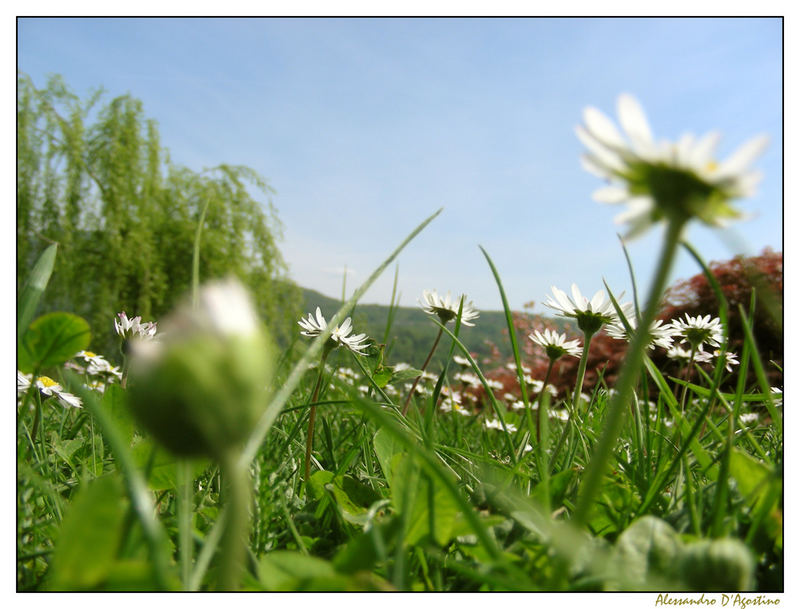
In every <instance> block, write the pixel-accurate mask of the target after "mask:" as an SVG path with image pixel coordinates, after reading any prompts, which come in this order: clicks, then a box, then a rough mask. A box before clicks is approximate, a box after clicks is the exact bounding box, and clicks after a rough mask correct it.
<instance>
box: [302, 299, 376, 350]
mask: <svg viewBox="0 0 800 609" xmlns="http://www.w3.org/2000/svg"><path fill="white" fill-rule="evenodd" d="M297 323H298V325H299V326H300V327H301V328H303V329H302V330H301V332H300V334H302V335H303V336H309V337H311V338H314V337H317V336H319V335H320V334H322V333H323V332H324V331H325V329H326V328H327V327H328V323H327V322H326V321H325V318H324V317H323V316H322V311H320V308H319V307H317V310H316V319H315V318H314V317H313V316H312V315H311V313H309V314H308V318H307V319H301V320H300V321H298V322H297ZM352 331H353V322H352V321H351V320H350V318H349V317H348V318H347V319H345V320H344V321H343V322H342V325H341V326H336V327H335V328H334V329H333V331H332V332H331V335H330V337H329V338H328V345H329V348H335V347H338V346H340V345H342V346H344V347H345V348H347V349H349V350H350V351H352V352H353V353H358V354H359V355H365V354H364V349H366V348H367V347H368V346H369V338H367V335H366V334H353V335H352V336H351V335H350V334H351V332H352Z"/></svg>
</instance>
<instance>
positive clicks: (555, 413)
mask: <svg viewBox="0 0 800 609" xmlns="http://www.w3.org/2000/svg"><path fill="white" fill-rule="evenodd" d="M547 415H548V416H549V417H550V418H551V419H558V420H559V421H564V422H567V421H569V412H567V411H566V410H565V409H562V410H548V411H547Z"/></svg>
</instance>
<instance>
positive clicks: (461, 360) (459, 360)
mask: <svg viewBox="0 0 800 609" xmlns="http://www.w3.org/2000/svg"><path fill="white" fill-rule="evenodd" d="M453 361H454V362H455V363H456V364H458V365H459V366H461V367H462V368H469V360H468V359H467V358H466V357H461V356H460V355H454V356H453Z"/></svg>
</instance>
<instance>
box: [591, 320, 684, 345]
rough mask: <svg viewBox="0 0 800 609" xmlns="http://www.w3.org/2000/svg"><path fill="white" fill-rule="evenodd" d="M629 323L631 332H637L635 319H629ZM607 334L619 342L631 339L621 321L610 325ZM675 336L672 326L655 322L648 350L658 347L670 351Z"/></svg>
mask: <svg viewBox="0 0 800 609" xmlns="http://www.w3.org/2000/svg"><path fill="white" fill-rule="evenodd" d="M628 323H629V324H630V326H631V330H632V331H634V332H635V331H636V327H637V325H638V322H637V321H636V319H635V318H634V317H629V318H628ZM606 332H608V335H609V336H610V337H611V338H616V339H617V340H630V339H631V337H630V335H629V334H628V331H627V330H626V329H625V326H624V325H623V324H622V322H621V321H619V320H616V321H614V323H611V324H609V325H608V327H607V328H606ZM673 334H674V330H673V328H672V326H671V325H670V324H664V321H663V320H661V319H656V320H654V321H653V323H651V324H650V336H649V341H648V343H647V347H648V349H652V348H653V347H655V346H656V345H657V346H659V347H662V348H663V349H669V348H670V347H672V337H673Z"/></svg>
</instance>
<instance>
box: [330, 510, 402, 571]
mask: <svg viewBox="0 0 800 609" xmlns="http://www.w3.org/2000/svg"><path fill="white" fill-rule="evenodd" d="M401 524H402V521H401V519H400V518H399V517H396V516H395V517H394V518H391V519H389V520H387V521H386V522H382V523H380V524H377V525H375V526H373V527H372V528H370V529H369V531H364V532H363V533H360V534H359V535H357V536H355V537H353V538H352V539H351V540H350V541H349V542H347V545H345V546H344V547H343V548H342V549H341V550H339V552H337V554H336V556H335V557H334V559H333V564H334V566H335V567H336V570H337V571H339V572H340V573H355V572H357V571H367V570H371V569H372V568H373V567H374V566H375V563H376V562H378V561H379V560H382V559H383V558H385V556H386V555H387V554H389V553H390V552H392V551H393V549H394V545H395V543H396V541H397V537H398V534H399V533H400V526H401Z"/></svg>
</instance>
